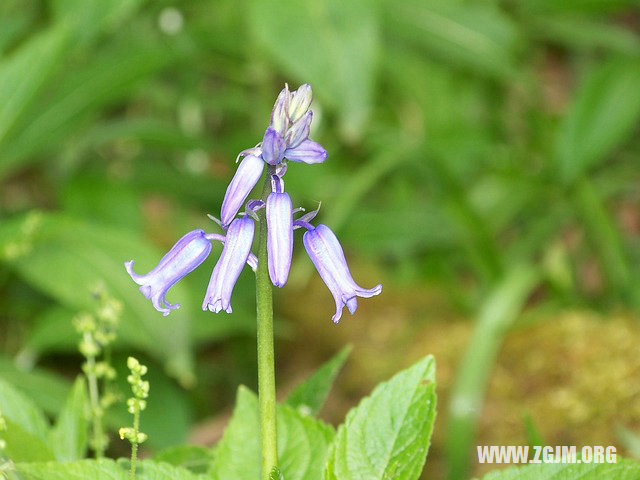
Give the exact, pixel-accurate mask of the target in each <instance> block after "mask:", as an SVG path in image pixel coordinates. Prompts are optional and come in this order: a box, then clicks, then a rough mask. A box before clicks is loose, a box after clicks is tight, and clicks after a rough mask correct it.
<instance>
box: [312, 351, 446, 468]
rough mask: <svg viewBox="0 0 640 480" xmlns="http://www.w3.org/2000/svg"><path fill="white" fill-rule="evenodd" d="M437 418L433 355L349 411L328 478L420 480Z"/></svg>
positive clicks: (334, 448)
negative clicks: (418, 479)
mask: <svg viewBox="0 0 640 480" xmlns="http://www.w3.org/2000/svg"><path fill="white" fill-rule="evenodd" d="M435 414H436V393H435V361H434V359H433V357H431V356H428V357H425V358H424V359H422V360H420V361H419V362H418V363H416V364H414V365H413V366H412V367H410V368H408V369H406V370H403V371H402V372H400V373H398V374H397V375H395V376H394V377H393V378H391V380H389V381H387V382H384V383H382V384H380V385H378V386H377V387H376V388H375V389H374V391H373V392H372V394H371V396H369V397H367V398H365V399H364V400H362V401H361V402H360V404H359V405H358V406H357V407H356V408H354V409H353V410H351V411H350V412H349V414H348V415H347V419H346V422H345V423H344V424H343V425H341V426H340V427H339V428H338V432H337V433H336V436H335V439H334V441H333V443H332V445H331V450H330V452H329V456H328V460H327V465H326V468H325V471H324V476H323V479H324V480H376V479H380V480H384V479H389V478H394V479H397V480H413V479H417V478H418V477H419V476H420V473H421V471H422V467H423V465H424V462H425V459H426V456H427V451H428V449H429V441H430V438H431V432H432V430H433V423H434V420H435Z"/></svg>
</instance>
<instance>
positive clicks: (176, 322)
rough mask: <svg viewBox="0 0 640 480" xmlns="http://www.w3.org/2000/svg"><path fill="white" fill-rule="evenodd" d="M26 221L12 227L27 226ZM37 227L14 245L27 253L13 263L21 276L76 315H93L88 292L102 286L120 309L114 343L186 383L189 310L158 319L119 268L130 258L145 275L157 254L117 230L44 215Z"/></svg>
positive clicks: (178, 289)
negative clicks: (150, 358)
mask: <svg viewBox="0 0 640 480" xmlns="http://www.w3.org/2000/svg"><path fill="white" fill-rule="evenodd" d="M29 218H30V216H27V217H26V219H25V220H22V219H16V220H15V222H16V223H18V224H20V223H21V222H22V223H23V224H26V222H28V221H29ZM36 223H37V226H36V227H34V228H33V232H32V234H31V236H30V238H26V239H18V240H17V242H18V243H21V244H22V245H23V246H25V248H27V250H28V251H29V253H28V254H25V255H24V256H22V257H20V258H19V259H17V261H14V262H13V267H14V268H15V270H16V271H17V272H18V273H19V274H20V276H22V277H23V278H24V279H25V280H26V281H27V282H28V283H29V284H30V285H32V286H34V287H35V288H37V289H39V290H41V291H42V292H44V293H45V294H47V295H49V296H51V297H52V298H54V299H56V300H58V302H60V303H61V304H62V305H63V306H66V307H68V308H70V309H73V310H75V311H82V310H86V311H92V310H94V309H95V308H96V304H95V300H94V299H93V297H92V290H93V289H94V288H95V286H96V285H98V284H100V283H102V284H104V285H105V287H106V290H107V291H108V292H109V294H110V295H113V296H114V297H115V298H117V299H119V300H121V301H122V302H123V305H124V309H123V314H122V321H121V322H120V323H119V325H118V339H119V340H120V341H124V342H126V343H128V344H129V345H130V346H134V347H135V348H140V349H142V350H144V351H146V352H148V353H149V354H150V355H152V356H153V357H155V358H157V359H159V360H161V361H163V362H164V363H165V366H166V369H167V371H168V372H169V373H170V374H172V375H175V376H176V377H177V378H178V379H179V380H181V381H183V382H185V383H188V382H189V381H191V380H192V378H193V374H192V372H191V366H192V365H191V361H192V359H191V351H190V338H189V323H190V321H189V319H190V316H191V315H192V314H193V310H192V308H193V306H192V305H188V304H186V303H185V304H183V305H182V308H181V309H180V310H178V311H175V312H173V313H172V314H171V316H168V317H163V316H162V315H160V314H159V313H158V312H156V311H155V310H154V309H153V307H152V305H151V302H149V301H148V300H146V299H145V298H144V296H143V295H141V294H140V292H139V291H138V289H137V288H136V286H135V285H134V284H133V282H131V279H130V278H129V276H128V274H127V273H126V271H125V269H124V266H123V262H124V261H125V260H127V259H131V258H134V259H136V268H137V269H139V271H147V270H149V269H150V267H152V266H153V265H154V262H157V260H158V259H159V258H162V254H161V253H160V252H158V251H157V250H156V248H155V247H153V246H151V245H145V244H144V243H143V242H142V241H140V240H138V239H137V238H136V237H134V236H132V235H131V234H130V233H129V232H127V231H125V230H124V229H122V228H119V227H114V226H103V225H98V224H92V223H89V222H83V221H79V220H77V219H75V218H73V217H70V216H65V215H60V214H44V213H43V214H42V215H41V216H40V217H39V219H38V221H37V222H36ZM4 228H6V229H7V230H9V231H11V230H13V229H14V227H13V226H12V225H11V222H7V224H3V225H2V228H0V239H1V238H3V237H4V235H3V232H2V230H3V229H4ZM10 243H11V241H8V243H7V244H10ZM7 244H5V245H4V250H6V248H7V247H6V245H7ZM2 251H3V245H2V241H0V252H2ZM0 260H2V258H1V257H0ZM13 260H16V259H13ZM174 295H175V298H186V297H187V294H186V292H185V291H184V286H182V285H175V286H174V287H173V289H172V290H171V292H170V294H169V298H171V297H172V296H174Z"/></svg>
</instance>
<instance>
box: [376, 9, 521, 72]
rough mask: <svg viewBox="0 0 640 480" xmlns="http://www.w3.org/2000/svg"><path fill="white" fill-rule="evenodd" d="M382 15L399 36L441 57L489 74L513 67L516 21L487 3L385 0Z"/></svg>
mask: <svg viewBox="0 0 640 480" xmlns="http://www.w3.org/2000/svg"><path fill="white" fill-rule="evenodd" d="M385 5H386V6H387V9H388V12H387V15H385V19H387V21H388V22H389V28H390V29H391V30H392V31H393V33H394V34H395V35H396V36H398V37H399V38H401V39H404V40H406V41H408V42H410V43H412V44H416V45H418V46H420V47H423V48H425V49H426V50H427V51H428V52H429V53H431V54H432V55H435V56H436V57H438V58H439V59H442V60H444V61H446V62H449V63H453V64H455V65H458V66H462V67H465V68H470V69H473V70H476V71H479V72H481V73H484V74H489V75H492V76H505V75H510V74H512V73H513V72H514V70H515V67H514V64H515V53H516V50H517V47H518V43H519V42H520V39H519V37H518V30H517V28H516V25H515V24H514V23H513V22H512V21H511V20H510V19H509V17H507V16H506V15H504V14H503V13H502V12H501V11H500V10H499V9H497V8H495V7H494V6H491V5H489V4H487V3H486V2H485V3H470V2H458V1H453V0H446V1H443V0H430V1H424V0H409V1H403V2H393V1H387V2H386V3H385Z"/></svg>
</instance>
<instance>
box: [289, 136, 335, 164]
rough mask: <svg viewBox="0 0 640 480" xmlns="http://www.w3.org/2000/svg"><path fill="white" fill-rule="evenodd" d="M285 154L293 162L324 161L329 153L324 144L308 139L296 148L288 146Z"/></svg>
mask: <svg viewBox="0 0 640 480" xmlns="http://www.w3.org/2000/svg"><path fill="white" fill-rule="evenodd" d="M284 156H285V157H287V159H288V160H291V161H292V162H304V163H322V162H324V161H325V160H326V158H327V156H328V154H327V151H326V150H325V149H324V147H323V146H322V145H320V144H319V143H317V142H314V141H313V140H309V139H307V140H305V141H304V142H302V143H301V144H300V145H298V146H297V147H296V148H287V149H286V150H285V152H284Z"/></svg>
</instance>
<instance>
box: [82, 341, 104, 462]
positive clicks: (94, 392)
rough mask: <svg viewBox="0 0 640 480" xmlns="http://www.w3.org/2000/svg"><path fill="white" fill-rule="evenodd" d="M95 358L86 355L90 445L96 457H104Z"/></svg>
mask: <svg viewBox="0 0 640 480" xmlns="http://www.w3.org/2000/svg"><path fill="white" fill-rule="evenodd" d="M84 336H85V340H88V338H87V337H89V333H85V334H84ZM95 367H96V359H95V357H94V356H92V355H89V356H87V369H86V371H85V374H86V376H87V383H88V384H89V400H90V402H91V421H92V423H93V432H92V433H93V441H92V442H91V443H92V447H93V449H94V451H95V454H96V458H103V457H104V433H103V431H102V407H101V406H100V393H99V391H98V379H97V378H96V374H95V370H96V368H95Z"/></svg>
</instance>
